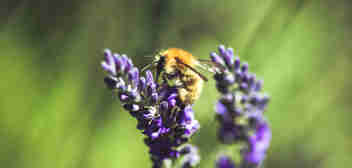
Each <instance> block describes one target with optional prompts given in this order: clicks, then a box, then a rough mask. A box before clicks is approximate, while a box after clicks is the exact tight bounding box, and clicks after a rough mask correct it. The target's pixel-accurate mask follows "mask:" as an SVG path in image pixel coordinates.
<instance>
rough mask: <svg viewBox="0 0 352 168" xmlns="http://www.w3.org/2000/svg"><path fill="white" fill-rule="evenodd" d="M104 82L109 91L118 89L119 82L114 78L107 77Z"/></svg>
mask: <svg viewBox="0 0 352 168" xmlns="http://www.w3.org/2000/svg"><path fill="white" fill-rule="evenodd" d="M104 82H105V84H106V86H107V87H108V88H109V89H116V84H117V81H116V79H114V78H112V77H105V78H104Z"/></svg>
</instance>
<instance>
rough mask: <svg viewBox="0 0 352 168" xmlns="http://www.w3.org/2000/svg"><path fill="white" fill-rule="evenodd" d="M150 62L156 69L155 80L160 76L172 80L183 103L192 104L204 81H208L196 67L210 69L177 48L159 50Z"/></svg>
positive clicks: (198, 94)
mask: <svg viewBox="0 0 352 168" xmlns="http://www.w3.org/2000/svg"><path fill="white" fill-rule="evenodd" d="M152 64H153V65H154V67H155V68H156V69H157V70H156V80H157V81H158V79H159V76H161V77H162V78H163V80H165V81H173V82H174V84H175V85H176V86H177V88H178V95H179V98H180V100H181V101H182V102H183V103H185V104H193V103H194V102H195V101H196V100H197V99H198V98H199V96H200V94H201V92H202V88H203V84H204V82H205V81H208V79H207V78H206V77H205V76H204V75H202V74H201V73H199V72H198V71H197V70H196V67H200V68H203V69H206V70H208V71H211V70H210V69H209V68H206V66H204V65H203V64H202V63H201V62H200V61H199V60H197V59H196V58H195V57H194V56H193V55H192V54H191V53H189V52H187V51H185V50H182V49H179V48H169V49H167V50H164V51H161V52H160V53H158V54H157V55H156V57H155V60H154V62H153V63H152Z"/></svg>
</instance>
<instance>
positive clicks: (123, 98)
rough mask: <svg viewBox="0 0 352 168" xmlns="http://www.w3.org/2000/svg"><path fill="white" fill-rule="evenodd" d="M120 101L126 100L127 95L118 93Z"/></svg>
mask: <svg viewBox="0 0 352 168" xmlns="http://www.w3.org/2000/svg"><path fill="white" fill-rule="evenodd" d="M119 97H120V101H121V102H127V100H128V96H127V95H126V94H120V96H119Z"/></svg>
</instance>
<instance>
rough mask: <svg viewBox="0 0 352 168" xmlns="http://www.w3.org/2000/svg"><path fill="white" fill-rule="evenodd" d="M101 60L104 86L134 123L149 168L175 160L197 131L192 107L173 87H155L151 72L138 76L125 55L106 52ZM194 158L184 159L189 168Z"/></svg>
mask: <svg viewBox="0 0 352 168" xmlns="http://www.w3.org/2000/svg"><path fill="white" fill-rule="evenodd" d="M104 56H105V60H104V61H103V62H102V63H101V66H102V68H103V69H104V70H105V71H106V72H107V73H108V75H107V77H105V79H104V81H105V84H106V85H107V87H108V88H110V89H112V90H114V91H116V92H114V93H116V94H117V95H118V97H119V99H120V101H121V103H122V105H123V107H124V108H125V109H126V110H127V111H129V113H130V114H131V115H132V116H133V117H134V118H136V119H137V121H138V124H137V128H138V129H139V130H141V131H142V133H143V134H144V135H145V136H146V138H145V139H144V142H145V144H146V145H148V147H149V153H150V157H151V160H152V161H153V168H160V167H162V165H163V162H164V161H165V160H167V159H169V160H175V159H176V158H178V157H179V156H180V153H181V151H180V150H181V149H179V148H180V147H181V146H182V145H183V144H185V143H186V142H187V141H188V140H189V138H190V137H191V136H192V135H193V134H194V133H195V132H196V131H197V130H198V129H199V123H198V121H197V120H196V119H195V118H194V112H193V110H192V107H191V106H190V105H185V104H183V103H182V101H180V100H179V98H178V94H177V89H176V88H175V87H173V86H169V85H168V84H167V82H161V83H157V82H156V81H155V80H154V77H153V74H152V72H151V71H149V70H148V71H146V73H145V75H144V76H143V75H141V74H140V72H139V69H138V68H136V67H135V66H134V65H133V63H132V61H131V60H130V59H129V58H128V57H127V56H126V55H120V54H115V53H114V54H113V53H112V52H111V51H110V50H108V49H106V50H105V51H104ZM194 156H195V155H194V152H193V153H192V157H191V156H189V159H188V160H189V161H188V163H189V164H190V165H191V166H194V165H195V163H196V161H195V160H197V159H196V158H195V157H194ZM192 159H193V160H192ZM198 160H199V159H198Z"/></svg>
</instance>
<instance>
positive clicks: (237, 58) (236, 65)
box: [234, 57, 241, 71]
mask: <svg viewBox="0 0 352 168" xmlns="http://www.w3.org/2000/svg"><path fill="white" fill-rule="evenodd" d="M240 66H241V61H240V58H239V57H236V58H235V62H234V70H235V71H237V70H239V69H240Z"/></svg>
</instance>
